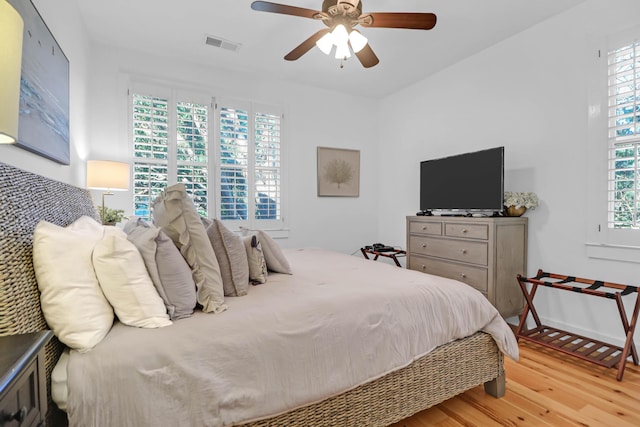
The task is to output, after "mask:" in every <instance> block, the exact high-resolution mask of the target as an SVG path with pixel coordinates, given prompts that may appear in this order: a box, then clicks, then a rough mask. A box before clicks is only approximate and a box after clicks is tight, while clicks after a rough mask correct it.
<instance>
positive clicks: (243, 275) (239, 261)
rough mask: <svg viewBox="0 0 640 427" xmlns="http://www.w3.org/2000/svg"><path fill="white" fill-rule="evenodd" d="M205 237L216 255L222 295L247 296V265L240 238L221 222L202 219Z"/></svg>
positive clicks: (245, 252)
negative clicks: (205, 230)
mask: <svg viewBox="0 0 640 427" xmlns="http://www.w3.org/2000/svg"><path fill="white" fill-rule="evenodd" d="M202 223H203V224H204V226H205V227H206V229H207V235H208V236H209V240H210V241H211V245H212V246H213V252H215V254H216V259H217V260H218V265H220V275H221V276H222V285H223V287H224V295H225V296H232V297H239V296H243V295H246V294H247V287H248V285H249V264H248V261H247V251H246V250H245V248H244V242H243V241H242V238H241V237H240V236H238V235H236V234H235V233H234V232H233V231H231V230H229V229H228V228H227V227H225V226H224V224H223V223H222V221H220V220H218V219H214V220H213V221H212V220H210V219H208V218H202Z"/></svg>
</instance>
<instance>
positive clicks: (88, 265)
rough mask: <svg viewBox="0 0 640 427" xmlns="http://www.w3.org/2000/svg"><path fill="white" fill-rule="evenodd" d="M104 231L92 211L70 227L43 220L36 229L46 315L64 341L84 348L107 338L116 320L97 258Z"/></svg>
mask: <svg viewBox="0 0 640 427" xmlns="http://www.w3.org/2000/svg"><path fill="white" fill-rule="evenodd" d="M102 235H103V228H102V226H101V225H100V224H98V223H97V222H96V221H95V220H93V219H92V218H89V217H86V216H85V217H81V218H80V219H78V220H76V221H75V222H74V223H73V224H71V225H69V226H68V227H66V228H65V227H59V226H57V225H54V224H51V223H48V222H46V221H40V222H39V223H38V225H37V226H36V228H35V231H34V235H33V267H34V270H35V273H36V279H37V280H38V289H39V290H40V304H41V307H42V312H43V313H44V318H45V319H46V321H47V324H48V325H49V327H50V328H51V329H52V330H53V332H54V334H55V335H56V336H57V337H58V339H59V340H60V341H61V342H62V343H64V344H65V345H67V346H68V347H70V348H72V349H74V350H78V351H81V352H84V351H88V350H90V349H92V348H93V347H94V346H95V345H96V344H98V343H99V342H100V341H102V339H103V338H104V337H105V336H106V335H107V333H108V332H109V330H110V329H111V326H112V325H113V309H112V308H111V305H109V302H108V301H107V299H106V298H105V296H104V294H103V293H102V290H101V289H100V285H99V284H98V279H97V277H96V274H95V272H94V270H93V265H92V262H91V253H92V252H93V248H94V246H95V244H96V243H97V242H99V241H100V239H102Z"/></svg>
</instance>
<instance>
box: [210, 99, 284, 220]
mask: <svg viewBox="0 0 640 427" xmlns="http://www.w3.org/2000/svg"><path fill="white" fill-rule="evenodd" d="M216 114H217V117H218V123H219V138H218V146H219V159H218V163H219V165H220V191H219V195H220V203H219V206H220V208H219V211H218V217H219V218H221V219H223V220H230V221H246V222H248V223H249V224H250V225H249V226H250V227H252V225H251V224H255V223H256V221H259V222H260V223H262V225H265V224H267V223H272V224H273V223H274V222H277V221H281V220H282V208H281V206H282V198H281V126H282V114H281V113H279V112H277V111H276V110H274V109H273V108H272V107H271V108H269V107H267V106H259V105H255V104H251V103H242V102H240V101H233V100H220V102H218V103H217V104H216ZM250 196H251V197H250Z"/></svg>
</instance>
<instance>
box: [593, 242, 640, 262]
mask: <svg viewBox="0 0 640 427" xmlns="http://www.w3.org/2000/svg"><path fill="white" fill-rule="evenodd" d="M585 246H586V247H587V256H588V257H589V258H597V259H606V260H611V261H622V262H635V263H640V246H625V245H611V244H604V243H586V244H585Z"/></svg>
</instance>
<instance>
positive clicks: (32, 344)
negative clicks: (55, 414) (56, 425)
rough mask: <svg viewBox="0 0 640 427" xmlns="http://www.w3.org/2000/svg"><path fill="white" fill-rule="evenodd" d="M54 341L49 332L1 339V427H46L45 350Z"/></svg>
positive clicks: (9, 336)
mask: <svg viewBox="0 0 640 427" xmlns="http://www.w3.org/2000/svg"><path fill="white" fill-rule="evenodd" d="M52 337H53V333H52V332H51V331H49V330H46V331H40V332H33V333H30V334H20V335H8V336H3V337H0V427H14V426H15V427H17V426H28V427H33V426H43V425H44V422H45V417H46V415H47V379H46V373H45V365H44V346H45V345H46V344H47V342H49V340H50V339H51V338H52Z"/></svg>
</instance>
